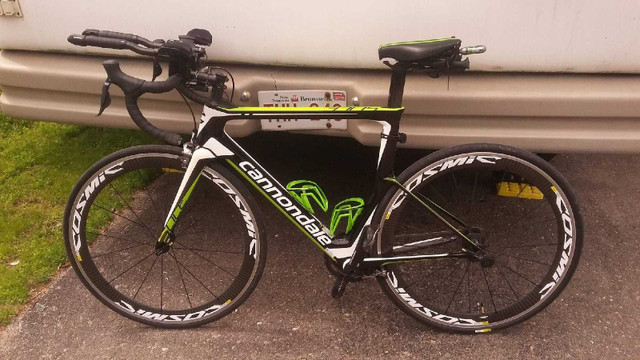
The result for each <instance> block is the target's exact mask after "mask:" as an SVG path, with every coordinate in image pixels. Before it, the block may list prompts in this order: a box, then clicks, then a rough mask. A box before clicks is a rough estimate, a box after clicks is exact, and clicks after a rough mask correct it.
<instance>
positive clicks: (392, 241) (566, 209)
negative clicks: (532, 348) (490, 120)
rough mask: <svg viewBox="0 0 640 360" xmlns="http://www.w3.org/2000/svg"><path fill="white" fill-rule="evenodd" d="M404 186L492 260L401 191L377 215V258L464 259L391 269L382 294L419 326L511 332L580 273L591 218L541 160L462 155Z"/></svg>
mask: <svg viewBox="0 0 640 360" xmlns="http://www.w3.org/2000/svg"><path fill="white" fill-rule="evenodd" d="M398 180H399V181H400V182H401V183H402V184H404V186H405V187H407V188H408V189H410V190H411V191H412V192H413V193H414V194H416V195H418V196H419V197H420V198H421V199H422V200H423V201H424V202H426V203H430V201H431V202H432V203H431V204H434V205H432V208H434V209H435V208H437V206H439V207H441V208H442V209H439V210H437V212H438V213H439V214H440V215H442V216H443V217H445V218H446V219H447V221H449V222H450V223H451V224H453V225H454V226H455V228H456V229H457V230H459V231H460V232H462V233H463V234H464V235H465V236H466V237H467V238H469V239H470V240H471V241H472V242H475V243H476V244H478V247H479V248H481V249H483V251H484V253H482V252H481V251H479V250H478V247H476V246H474V245H472V244H471V243H470V242H469V241H468V240H466V239H464V238H463V237H462V236H460V235H459V234H457V233H456V232H455V231H453V230H452V229H451V228H449V227H448V226H446V225H445V224H444V223H443V222H442V221H441V220H439V219H437V218H436V216H434V215H433V214H432V213H431V212H429V211H428V210H427V209H426V208H425V207H424V206H423V205H421V204H420V203H419V202H418V201H416V200H415V199H413V198H412V197H411V196H407V194H406V193H404V192H403V191H402V190H401V189H399V188H397V187H395V188H394V189H392V190H391V191H390V192H389V193H388V194H387V195H386V197H385V200H383V202H382V203H381V204H384V205H383V207H382V208H381V211H379V212H378V216H379V220H378V221H379V223H380V229H379V237H378V239H377V246H376V249H375V250H376V252H377V254H378V255H379V256H385V257H387V256H399V255H403V256H410V255H424V254H456V255H457V257H444V258H440V259H430V260H424V261H420V262H415V261H414V262H405V263H393V262H389V263H387V264H385V265H384V266H383V267H384V270H386V276H384V277H381V278H379V280H380V284H381V286H382V288H383V289H384V290H385V292H386V293H387V295H389V297H390V298H391V299H392V300H393V301H394V302H395V303H396V304H397V305H398V306H400V307H401V308H402V309H403V310H404V311H406V312H407V313H409V314H410V315H412V316H413V317H415V318H417V319H419V320H421V321H423V322H425V323H428V324H430V325H433V326H436V327H438V328H440V329H444V330H450V331H459V332H487V331H491V330H495V329H500V328H504V327H507V326H511V325H514V324H516V323H518V322H521V321H523V320H525V319H527V318H529V317H531V316H533V315H534V314H536V313H537V312H539V311H540V310H542V309H543V308H544V307H545V306H547V305H548V304H549V303H550V302H551V301H552V300H553V299H554V298H555V297H556V296H558V294H559V293H560V292H561V291H562V289H563V288H564V287H565V286H566V284H567V282H568V281H569V279H570V278H571V276H572V274H573V272H574V271H575V269H576V266H577V264H578V258H579V255H580V249H581V247H582V218H581V216H580V213H579V210H578V207H577V205H576V201H575V197H574V195H573V192H572V190H571V189H570V187H569V185H568V184H567V182H566V180H565V179H564V178H563V176H562V175H561V174H560V173H559V172H558V171H557V170H555V169H554V168H553V167H552V166H551V165H549V164H548V163H547V162H546V161H544V160H542V159H540V158H539V157H537V156H535V155H533V154H531V153H529V152H525V151H522V150H519V149H515V148H511V147H506V146H500V145H485V144H475V145H464V146H457V147H453V148H449V149H445V150H441V151H438V152H435V153H433V154H430V155H429V156H427V157H425V158H423V159H421V160H420V161H418V162H416V163H415V164H414V165H412V166H411V167H410V168H409V169H407V170H406V171H405V172H403V173H402V174H401V175H400V176H399V177H398ZM443 210H446V211H447V212H449V213H450V214H452V215H454V216H455V217H457V218H458V220H460V222H457V221H456V220H454V219H453V218H452V217H451V216H448V215H446V213H445V212H444V211H443Z"/></svg>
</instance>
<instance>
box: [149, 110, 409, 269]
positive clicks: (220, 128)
mask: <svg viewBox="0 0 640 360" xmlns="http://www.w3.org/2000/svg"><path fill="white" fill-rule="evenodd" d="M403 111H404V108H402V107H398V108H384V107H372V106H361V107H340V108H316V107H311V108H265V107H237V108H228V109H227V108H222V107H216V108H211V107H207V106H205V108H204V111H203V115H202V118H201V121H200V126H199V129H198V133H197V135H196V144H194V145H195V149H194V151H193V153H192V157H191V160H190V163H189V165H188V167H187V170H186V173H185V176H184V177H183V180H182V183H181V185H180V190H179V191H178V193H177V194H176V197H175V199H174V201H173V205H172V208H171V210H170V211H169V215H168V216H167V219H166V222H165V231H164V232H163V235H161V237H160V239H159V243H162V242H167V241H168V239H167V237H168V234H169V233H170V232H171V229H172V228H173V225H174V224H175V222H176V221H177V216H178V215H179V213H180V209H181V204H184V203H185V202H186V201H187V200H188V195H189V193H190V191H189V189H191V188H192V187H193V186H194V184H195V182H196V181H197V179H198V176H199V173H200V172H201V171H202V169H203V168H204V166H205V164H206V162H208V161H220V162H222V163H224V164H226V165H227V166H229V167H230V168H231V169H233V170H234V171H236V172H237V173H238V174H239V175H241V176H242V178H243V179H244V180H245V181H246V182H247V183H249V184H250V185H251V186H253V187H254V188H256V189H257V190H258V191H259V192H260V193H261V194H262V195H264V196H265V198H267V199H268V200H269V202H271V203H272V204H273V205H274V206H275V207H276V208H277V209H278V210H280V211H281V212H282V213H283V214H284V215H285V216H286V217H287V218H288V219H289V220H290V221H291V222H292V223H293V224H294V225H295V226H296V227H297V228H298V229H300V231H302V232H303V233H304V234H305V235H306V236H307V237H309V238H310V239H311V240H312V241H313V242H314V243H315V244H316V246H318V247H319V248H320V249H322V250H323V251H324V252H325V253H326V254H327V255H328V256H329V257H330V258H331V259H333V260H334V261H336V262H338V263H339V264H340V265H341V266H342V267H345V266H346V265H347V264H348V263H352V262H353V260H352V259H354V258H355V257H354V255H356V254H358V255H359V252H360V250H361V249H362V244H363V241H362V239H363V237H364V235H365V232H364V231H363V230H364V227H365V226H366V225H369V223H370V222H371V219H372V217H373V213H374V211H375V210H376V205H377V204H378V203H379V201H380V200H381V198H382V196H383V195H384V194H385V192H386V190H387V189H388V188H389V187H390V186H391V184H390V183H389V182H386V181H384V178H386V177H388V176H393V162H392V159H393V158H394V154H395V151H396V146H397V142H398V129H399V121H400V116H401V114H402V112H403ZM283 116H286V117H287V118H290V119H308V118H337V119H369V120H374V121H378V122H380V123H381V124H382V125H383V126H382V128H383V132H382V133H383V134H384V135H383V137H382V139H381V140H382V141H381V145H382V146H381V149H380V156H379V157H378V166H377V175H376V179H375V182H376V184H375V192H374V194H372V195H371V197H370V199H369V201H368V202H367V204H366V206H365V208H364V210H363V213H362V215H361V216H359V217H358V219H357V221H356V223H355V225H354V228H353V231H352V232H351V235H350V238H349V244H350V245H349V246H346V247H345V246H344V245H342V246H336V245H334V244H333V243H332V239H333V236H332V235H330V233H329V229H328V227H327V226H326V225H324V224H323V223H322V222H321V221H320V220H319V219H318V218H317V217H315V216H314V215H313V214H312V213H310V212H309V211H307V210H306V209H305V208H304V207H302V206H301V205H300V204H299V203H298V202H297V201H296V200H295V199H294V198H293V197H291V196H290V194H289V192H288V191H287V189H286V188H285V187H284V186H283V185H282V184H281V183H280V182H279V181H278V180H277V179H276V178H275V177H273V175H271V174H270V173H269V172H268V171H267V170H266V169H265V168H264V167H262V165H260V164H259V163H258V162H257V161H256V160H255V159H253V158H252V157H251V155H249V154H248V153H247V152H246V150H244V149H243V148H242V147H241V146H240V145H239V144H238V143H236V142H235V141H234V140H233V139H232V138H231V137H230V136H229V135H228V134H227V133H226V132H225V131H224V126H225V124H226V123H227V122H228V121H230V120H235V119H256V120H259V119H264V118H282V117H283ZM359 257H362V256H359Z"/></svg>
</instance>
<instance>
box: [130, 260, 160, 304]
mask: <svg viewBox="0 0 640 360" xmlns="http://www.w3.org/2000/svg"><path fill="white" fill-rule="evenodd" d="M156 261H158V257H157V256H156V258H155V259H154V260H153V263H152V264H151V267H150V268H149V270H148V271H147V273H146V274H145V276H144V279H142V282H141V283H140V286H138V289H137V290H136V293H135V294H133V300H135V299H136V296H138V293H139V292H140V289H141V288H142V285H144V282H145V281H147V278H148V277H149V274H151V270H153V267H154V266H155V265H156Z"/></svg>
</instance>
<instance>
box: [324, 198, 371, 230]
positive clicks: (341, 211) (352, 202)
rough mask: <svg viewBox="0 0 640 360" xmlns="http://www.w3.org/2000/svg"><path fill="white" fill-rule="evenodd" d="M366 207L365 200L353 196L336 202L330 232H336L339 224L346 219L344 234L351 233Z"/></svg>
mask: <svg viewBox="0 0 640 360" xmlns="http://www.w3.org/2000/svg"><path fill="white" fill-rule="evenodd" d="M363 208H364V200H362V199H361V198H357V197H353V198H349V199H345V200H342V201H340V202H339V203H337V204H336V206H335V207H334V208H333V212H332V213H331V225H329V233H330V234H331V235H333V234H335V233H336V230H337V229H338V225H339V224H340V222H341V221H342V220H346V222H347V223H346V224H345V231H344V234H347V233H349V231H351V229H352V228H353V225H354V224H355V222H356V219H357V218H358V216H360V214H361V213H362V209H363Z"/></svg>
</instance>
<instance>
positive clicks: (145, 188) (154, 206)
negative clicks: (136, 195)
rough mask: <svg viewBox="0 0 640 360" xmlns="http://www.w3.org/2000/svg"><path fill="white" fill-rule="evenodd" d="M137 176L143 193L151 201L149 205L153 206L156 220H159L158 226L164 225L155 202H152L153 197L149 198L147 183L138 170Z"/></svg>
mask: <svg viewBox="0 0 640 360" xmlns="http://www.w3.org/2000/svg"><path fill="white" fill-rule="evenodd" d="M137 172H138V176H139V177H140V181H141V182H142V188H143V189H144V191H146V192H147V195H148V196H149V200H151V205H153V209H154V210H155V212H156V214H157V215H158V218H159V220H160V224H161V225H164V221H162V213H161V212H160V210H159V209H158V206H156V203H155V201H153V196H151V192H149V189H148V188H147V185H146V184H147V181H145V180H144V178H143V177H142V173H141V172H140V169H138V171H137Z"/></svg>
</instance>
